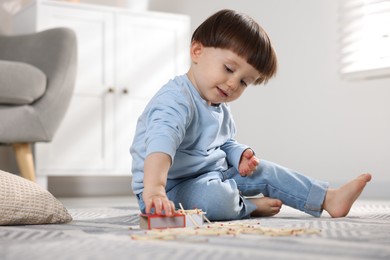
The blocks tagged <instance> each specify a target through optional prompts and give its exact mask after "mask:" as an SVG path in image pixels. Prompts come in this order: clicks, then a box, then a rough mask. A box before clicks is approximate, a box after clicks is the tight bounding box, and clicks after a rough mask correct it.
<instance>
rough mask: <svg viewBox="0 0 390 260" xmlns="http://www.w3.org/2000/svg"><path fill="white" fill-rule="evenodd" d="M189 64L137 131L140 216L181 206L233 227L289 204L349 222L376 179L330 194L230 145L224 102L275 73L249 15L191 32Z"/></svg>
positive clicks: (225, 14)
mask: <svg viewBox="0 0 390 260" xmlns="http://www.w3.org/2000/svg"><path fill="white" fill-rule="evenodd" d="M190 56H191V66H190V69H189V71H188V73H187V74H185V75H181V76H177V77H175V78H174V79H172V80H171V81H169V82H168V83H167V84H166V85H165V86H163V87H162V88H161V89H160V90H159V91H158V93H157V94H156V95H155V96H154V97H153V98H152V100H151V101H150V102H149V104H148V105H147V106H146V108H145V110H144V112H143V113H142V115H141V116H140V118H139V120H138V123H137V130H136V134H135V137H134V141H133V144H132V146H131V149H130V152H131V155H132V157H133V167H132V172H133V183H132V186H133V191H134V193H135V194H136V195H137V198H138V202H139V206H140V209H141V211H142V212H143V213H151V212H154V213H157V214H166V215H168V216H170V215H172V214H173V213H174V211H175V208H178V207H179V203H181V204H182V205H183V206H184V208H186V209H191V208H199V209H202V210H203V211H205V212H207V217H208V218H209V219H210V220H233V219H243V218H248V217H250V216H254V217H257V216H272V215H275V214H277V213H278V212H279V211H280V208H281V206H282V204H285V205H289V206H291V207H293V208H296V209H299V210H301V211H304V212H306V213H308V214H310V215H313V216H317V217H319V216H320V215H321V213H322V211H323V210H326V211H327V212H328V213H329V214H330V215H331V216H332V217H343V216H346V215H347V214H348V212H349V210H350V208H351V207H352V204H353V202H354V201H355V200H356V199H357V198H358V196H359V195H360V193H361V192H362V190H363V188H364V186H365V185H366V183H367V182H369V181H370V179H371V175H370V174H362V175H360V176H359V177H357V178H356V179H354V180H352V181H350V182H348V183H347V184H345V185H344V186H342V187H340V188H338V189H330V188H328V183H326V182H323V181H319V180H314V179H312V178H309V177H307V176H304V175H302V174H300V173H297V172H295V171H293V170H290V169H288V168H285V167H282V166H279V165H277V164H275V163H272V162H269V161H266V160H259V159H258V158H257V157H256V156H255V153H254V151H253V150H252V149H251V148H250V147H248V146H246V145H243V144H240V143H238V142H237V141H236V140H235V139H234V136H235V134H236V127H235V124H234V121H233V118H232V115H231V112H230V109H229V106H228V105H227V103H228V102H230V101H234V100H236V99H238V98H239V97H240V96H241V94H242V93H243V92H244V90H245V89H246V88H247V86H248V85H252V84H253V85H256V84H261V83H264V82H267V81H268V80H269V79H270V78H271V77H273V76H274V75H275V73H276V68H277V59H276V54H275V52H274V49H273V47H272V45H271V42H270V40H269V38H268V36H267V34H266V32H265V31H264V30H263V29H262V28H261V27H260V26H259V25H258V24H257V23H256V22H255V21H254V20H253V19H252V18H251V17H249V16H247V15H245V14H242V13H238V12H236V11H233V10H221V11H219V12H217V13H215V14H214V15H212V16H210V17H209V18H208V19H207V20H206V21H204V22H203V23H202V24H201V25H200V26H199V27H198V28H197V29H196V30H195V32H194V34H193V36H192V40H191V48H190ZM259 194H262V195H263V196H262V197H259V196H256V195H259ZM248 197H251V198H248Z"/></svg>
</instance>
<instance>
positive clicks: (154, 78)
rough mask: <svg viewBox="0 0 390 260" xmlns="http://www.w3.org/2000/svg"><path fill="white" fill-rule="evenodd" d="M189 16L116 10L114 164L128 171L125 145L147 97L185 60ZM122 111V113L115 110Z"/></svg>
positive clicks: (183, 65) (178, 70) (181, 69)
mask: <svg viewBox="0 0 390 260" xmlns="http://www.w3.org/2000/svg"><path fill="white" fill-rule="evenodd" d="M189 28H190V24H189V19H188V17H185V16H174V15H157V14H155V13H134V14H131V15H130V14H122V13H120V14H117V15H116V16H115V51H116V53H115V82H116V83H115V85H116V86H117V88H118V95H121V96H120V97H118V102H116V103H115V105H116V106H115V114H116V115H118V116H116V118H115V137H116V138H115V148H114V149H115V152H116V153H117V154H116V156H115V168H116V169H120V170H121V169H123V170H126V171H130V169H131V157H130V154H129V147H130V145H131V143H132V140H133V137H134V133H135V127H136V122H137V119H138V117H139V115H140V114H141V112H142V110H143V109H144V107H145V105H146V104H147V102H148V101H149V99H150V98H151V97H152V96H153V95H154V94H155V93H156V92H157V90H158V89H160V88H161V87H162V86H163V85H164V84H165V83H167V82H168V80H169V79H171V78H173V77H174V76H176V75H178V74H182V73H185V72H186V71H187V70H188V66H189V58H188V57H189V41H190V39H189ZM119 115H120V116H119Z"/></svg>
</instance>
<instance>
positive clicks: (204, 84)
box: [188, 42, 260, 105]
mask: <svg viewBox="0 0 390 260" xmlns="http://www.w3.org/2000/svg"><path fill="white" fill-rule="evenodd" d="M191 59H192V65H191V68H190V71H189V73H188V75H189V78H190V80H191V82H192V83H193V84H194V86H195V87H196V89H197V90H198V91H199V93H200V95H201V96H202V98H203V99H205V100H206V101H208V103H209V104H210V105H211V104H219V103H223V102H230V101H233V100H236V99H237V98H239V97H240V96H241V94H242V93H243V92H244V90H245V89H246V87H247V86H248V85H250V84H252V83H253V82H254V81H255V80H256V79H257V78H258V77H260V73H259V72H258V71H257V70H256V69H255V68H254V67H253V66H252V65H250V64H248V63H247V62H246V60H245V59H243V58H241V57H240V56H238V55H237V54H235V53H234V52H232V51H230V50H227V49H220V48H212V47H204V46H203V45H202V44H200V43H197V42H194V43H192V45H191Z"/></svg>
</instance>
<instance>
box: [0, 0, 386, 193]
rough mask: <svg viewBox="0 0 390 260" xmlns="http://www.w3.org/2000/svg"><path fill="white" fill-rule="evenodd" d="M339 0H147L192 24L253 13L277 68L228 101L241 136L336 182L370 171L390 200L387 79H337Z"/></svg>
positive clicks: (269, 154)
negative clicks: (223, 12)
mask: <svg viewBox="0 0 390 260" xmlns="http://www.w3.org/2000/svg"><path fill="white" fill-rule="evenodd" d="M89 1H90V0H89ZM338 1H341V0H294V1H291V0H273V1H272V0H256V1H253V0H240V1H237V0H224V1H209V0H197V1H193V0H150V9H152V10H156V11H168V12H176V13H184V14H189V15H190V16H191V19H192V29H195V28H196V27H197V26H198V25H199V24H200V23H201V22H202V21H203V20H204V19H206V18H207V17H208V16H209V15H211V14H212V13H214V12H215V11H217V10H219V9H222V8H232V9H237V10H240V11H243V12H246V13H248V14H249V15H251V16H253V17H254V18H255V19H256V20H257V21H258V22H259V23H260V24H261V25H262V26H263V27H264V28H265V29H266V31H267V32H268V34H269V36H270V37H271V39H272V41H273V43H274V46H275V48H276V51H277V53H278V57H279V72H278V74H277V76H276V78H275V79H272V80H271V81H270V82H269V83H268V84H267V85H266V86H256V87H249V88H248V90H247V92H246V93H245V94H244V95H243V97H242V98H241V99H240V100H238V101H236V102H234V103H232V109H233V113H234V115H235V120H236V123H237V126H238V139H239V141H241V142H243V143H247V144H250V145H251V146H252V147H253V148H254V149H255V150H256V152H257V155H258V156H260V157H261V158H264V159H268V160H272V161H274V162H277V163H280V164H282V165H284V166H287V167H290V168H294V169H297V170H299V171H301V172H303V173H305V174H307V175H310V176H312V177H315V178H319V179H323V180H328V181H330V182H331V184H332V185H335V186H337V185H339V184H341V183H343V182H345V181H347V180H349V179H351V178H354V177H355V176H356V175H357V174H359V173H361V172H371V173H372V174H373V176H374V178H373V181H372V183H371V184H370V185H369V186H368V188H367V189H366V191H365V192H364V194H363V196H365V197H377V198H378V197H380V198H390V189H387V187H388V186H390V102H388V101H387V100H388V99H389V98H390V76H389V77H387V78H383V79H375V80H365V81H347V80H343V79H342V78H341V77H340V75H339V73H338V68H339V64H338V60H339V55H338V41H339V35H338V30H339V29H338V24H337V22H338V19H339V18H338V15H339V14H338ZM0 152H1V150H0ZM3 158H4V157H3ZM1 163H2V158H0V164H1ZM0 168H2V169H3V167H2V166H0Z"/></svg>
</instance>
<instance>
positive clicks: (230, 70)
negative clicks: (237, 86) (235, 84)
mask: <svg viewBox="0 0 390 260" xmlns="http://www.w3.org/2000/svg"><path fill="white" fill-rule="evenodd" d="M225 70H226V71H227V72H233V70H232V69H231V68H229V67H228V66H226V65H225Z"/></svg>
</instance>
